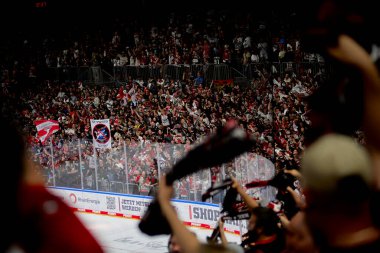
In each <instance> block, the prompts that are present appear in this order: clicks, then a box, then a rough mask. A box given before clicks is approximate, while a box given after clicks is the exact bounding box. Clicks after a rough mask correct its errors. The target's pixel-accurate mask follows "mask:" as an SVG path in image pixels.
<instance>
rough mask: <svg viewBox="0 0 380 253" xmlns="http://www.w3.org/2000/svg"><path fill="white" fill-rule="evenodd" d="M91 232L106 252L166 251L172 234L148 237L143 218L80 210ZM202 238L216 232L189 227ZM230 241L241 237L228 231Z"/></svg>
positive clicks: (237, 240) (204, 238) (80, 216)
mask: <svg viewBox="0 0 380 253" xmlns="http://www.w3.org/2000/svg"><path fill="white" fill-rule="evenodd" d="M76 214H77V215H78V217H79V218H80V219H81V220H82V221H83V223H84V224H85V226H86V227H87V228H88V229H89V231H90V232H91V233H92V234H93V235H94V236H95V238H96V239H98V241H99V243H100V244H101V246H102V247H103V249H104V251H105V253H120V252H123V253H146V252H149V253H164V252H167V242H168V237H169V236H168V235H157V236H148V235H146V234H144V233H142V232H141V231H140V230H139V228H138V223H139V220H134V219H127V218H123V217H113V216H107V215H101V214H91V213H81V212H76ZM189 229H191V230H193V231H194V232H195V233H196V234H197V237H198V239H199V240H200V241H202V242H205V241H206V237H207V236H210V235H211V233H212V230H211V229H203V228H195V227H189ZM226 237H227V240H228V241H229V242H236V243H240V242H241V241H240V236H239V235H236V234H232V233H228V232H227V233H226Z"/></svg>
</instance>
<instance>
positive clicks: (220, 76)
mask: <svg viewBox="0 0 380 253" xmlns="http://www.w3.org/2000/svg"><path fill="white" fill-rule="evenodd" d="M199 71H200V72H201V73H203V75H204V77H205V80H206V82H207V83H211V81H212V80H227V79H236V78H245V79H247V80H248V81H250V80H252V79H254V78H257V73H258V71H266V73H270V74H284V73H286V72H295V73H302V72H308V73H310V74H312V75H315V74H317V73H322V74H329V73H330V72H331V71H332V70H331V67H330V66H328V65H326V64H325V63H324V62H271V63H250V64H246V65H234V66H230V65H227V64H224V63H222V64H192V65H186V64H181V65H168V64H166V65H140V66H131V65H127V66H114V67H113V70H112V72H113V73H108V72H105V71H104V70H103V69H102V68H101V67H100V66H91V67H89V66H81V67H75V66H65V67H59V68H57V67H50V68H48V69H47V70H46V71H45V73H44V76H45V79H48V80H57V81H82V82H88V83H94V84H102V83H109V82H114V81H120V82H125V81H127V80H129V79H130V78H132V79H143V80H148V79H164V78H169V79H174V80H184V79H186V78H187V77H192V78H195V77H196V76H197V73H198V72H199Z"/></svg>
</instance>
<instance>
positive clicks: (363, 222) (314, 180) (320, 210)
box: [302, 134, 380, 253]
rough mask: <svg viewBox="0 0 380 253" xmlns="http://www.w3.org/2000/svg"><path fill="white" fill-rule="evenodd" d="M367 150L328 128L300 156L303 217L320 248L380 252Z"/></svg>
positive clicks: (331, 250)
mask: <svg viewBox="0 0 380 253" xmlns="http://www.w3.org/2000/svg"><path fill="white" fill-rule="evenodd" d="M372 172H373V171H372V162H371V159H370V156H369V154H368V152H367V150H366V149H365V148H364V147H362V146H361V145H359V144H358V143H356V142H355V140H354V139H353V138H351V137H348V136H345V135H341V134H326V135H324V136H322V137H320V138H319V139H318V140H316V141H315V142H314V143H312V144H311V145H310V146H309V147H308V149H306V151H305V153H304V156H303V160H302V175H303V177H304V183H305V185H304V192H305V195H306V202H307V204H306V210H305V216H306V221H307V223H308V225H309V227H310V230H311V233H312V234H313V236H314V239H315V243H316V244H317V245H318V246H319V248H320V252H321V253H323V252H362V253H363V252H380V230H379V229H378V228H377V227H375V226H374V225H373V221H372V218H371V212H370V198H371V191H372V190H373V187H374V179H373V174H372Z"/></svg>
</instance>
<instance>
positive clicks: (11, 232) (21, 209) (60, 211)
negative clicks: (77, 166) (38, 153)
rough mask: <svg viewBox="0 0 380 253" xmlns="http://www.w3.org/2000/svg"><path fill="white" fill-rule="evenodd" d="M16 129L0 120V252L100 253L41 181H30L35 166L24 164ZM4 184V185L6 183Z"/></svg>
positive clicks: (93, 241)
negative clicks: (3, 164)
mask: <svg viewBox="0 0 380 253" xmlns="http://www.w3.org/2000/svg"><path fill="white" fill-rule="evenodd" d="M17 127H18V126H17V125H11V124H10V119H8V118H7V119H5V118H3V117H0V132H1V133H3V138H2V141H3V142H2V145H1V147H0V156H1V161H2V162H3V163H7V164H9V166H3V167H2V168H3V170H2V173H3V174H2V175H3V177H2V178H3V183H2V184H1V192H2V193H3V199H2V203H4V204H5V205H3V206H2V208H1V211H0V212H1V217H2V219H3V222H2V226H1V228H2V229H3V233H2V238H1V240H0V252H9V253H11V252H26V253H28V252H33V253H34V252H35V253H38V252H41V253H42V252H43V253H48V252H54V253H60V252H62V253H63V252H65V253H68V252H70V253H75V252H77V253H83V252H92V253H101V252H103V250H102V248H101V247H100V245H99V243H98V242H97V241H96V240H95V238H94V237H93V236H92V234H91V233H90V232H89V231H88V230H87V229H86V227H85V226H84V225H83V224H82V223H81V221H80V220H79V218H78V217H77V216H76V215H75V214H74V213H73V211H72V210H71V209H70V207H69V206H68V205H66V204H65V203H64V202H63V201H62V200H61V199H60V198H58V197H56V196H55V195H53V194H51V193H50V192H49V191H48V190H47V189H46V188H45V186H44V184H43V183H42V181H40V180H38V179H35V178H33V176H32V177H31V176H30V174H29V171H31V166H35V165H34V164H32V162H31V161H29V160H28V158H27V154H26V150H25V147H24V140H23V139H22V136H21V134H20V133H19V132H17V130H16V129H17ZM7 182H8V183H7Z"/></svg>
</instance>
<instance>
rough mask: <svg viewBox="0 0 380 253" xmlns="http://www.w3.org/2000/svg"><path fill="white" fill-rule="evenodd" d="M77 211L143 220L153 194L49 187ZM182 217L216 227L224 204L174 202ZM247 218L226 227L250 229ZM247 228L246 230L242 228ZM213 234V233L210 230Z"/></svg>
mask: <svg viewBox="0 0 380 253" xmlns="http://www.w3.org/2000/svg"><path fill="white" fill-rule="evenodd" d="M49 189H50V190H52V192H53V193H54V194H55V195H58V196H60V197H61V198H62V199H63V200H64V201H65V202H66V203H67V204H68V205H69V206H71V207H72V208H73V209H74V210H78V211H82V212H91V213H100V214H106V215H111V216H121V217H127V218H134V219H141V217H142V216H143V215H144V213H145V211H146V209H147V208H148V206H149V203H150V202H151V201H152V198H151V197H146V196H129V195H124V194H110V193H97V192H92V191H86V190H85V191H82V190H74V189H57V188H49ZM172 204H173V206H174V207H175V209H176V210H177V213H178V216H179V218H180V219H181V220H182V221H183V222H184V223H185V224H186V225H188V226H192V227H200V228H205V229H214V228H215V226H216V225H217V223H218V218H219V214H220V207H219V206H218V205H215V204H211V203H201V202H191V201H181V200H174V201H172ZM245 223H246V221H245V220H242V221H238V220H227V221H225V226H224V227H225V230H226V231H227V232H230V233H232V234H235V235H240V234H241V233H244V232H246V225H245ZM242 229H243V230H242ZM210 235H211V233H210Z"/></svg>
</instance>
